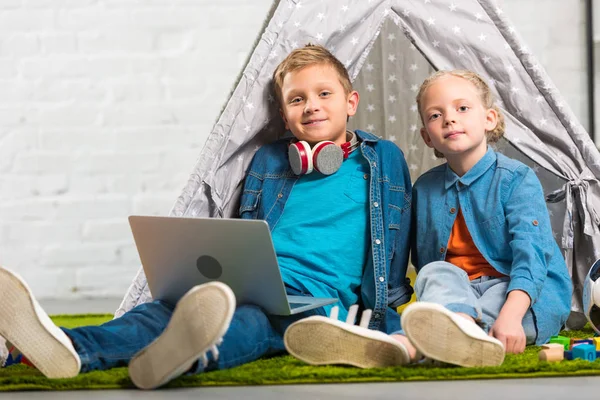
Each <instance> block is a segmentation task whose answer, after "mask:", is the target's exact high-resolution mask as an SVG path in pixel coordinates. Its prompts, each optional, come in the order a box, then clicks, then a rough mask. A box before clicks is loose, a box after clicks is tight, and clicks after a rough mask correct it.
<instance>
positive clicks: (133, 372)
mask: <svg viewBox="0 0 600 400" xmlns="http://www.w3.org/2000/svg"><path fill="white" fill-rule="evenodd" d="M207 285H208V286H207ZM234 312H235V295H234V294H233V292H232V291H231V289H230V288H229V287H228V286H227V285H225V284H223V283H221V282H211V283H208V284H206V285H201V286H197V287H195V288H193V289H191V290H190V291H189V292H188V293H187V294H186V295H185V296H184V297H182V298H181V300H180V301H179V302H178V303H177V306H176V307H175V311H174V312H173V316H172V317H171V320H170V321H169V324H168V325H167V327H166V328H165V330H164V332H163V333H162V334H161V335H160V336H159V337H158V338H157V339H156V340H155V341H154V342H152V343H150V344H149V345H148V346H147V347H146V348H144V349H143V350H141V351H140V352H139V353H138V354H136V355H135V356H134V358H133V359H132V360H131V362H130V363H129V377H130V378H131V380H132V381H133V383H134V384H135V386H137V387H138V388H140V389H154V388H157V387H159V386H162V385H164V384H165V383H167V382H169V381H170V380H172V379H174V378H176V377H178V376H179V375H181V374H183V373H185V372H186V371H187V370H188V369H189V368H190V367H191V366H192V364H193V363H194V362H195V361H196V360H198V359H199V358H200V357H201V356H202V354H204V353H206V352H207V351H208V350H209V349H210V348H211V347H212V346H214V345H216V344H217V342H218V341H219V339H221V338H222V337H223V336H224V335H225V333H226V332H227V329H228V328H229V323H230V322H231V318H232V317H233V313H234Z"/></svg>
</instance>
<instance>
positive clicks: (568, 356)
mask: <svg viewBox="0 0 600 400" xmlns="http://www.w3.org/2000/svg"><path fill="white" fill-rule="evenodd" d="M563 356H564V359H565V360H569V361H571V360H572V359H573V352H572V351H571V350H569V351H565V352H564V354H563Z"/></svg>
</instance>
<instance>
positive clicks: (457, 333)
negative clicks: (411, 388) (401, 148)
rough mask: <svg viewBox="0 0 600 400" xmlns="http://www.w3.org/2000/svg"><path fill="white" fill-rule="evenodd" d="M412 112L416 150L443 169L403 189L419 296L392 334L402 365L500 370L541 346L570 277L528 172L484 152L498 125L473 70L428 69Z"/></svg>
mask: <svg viewBox="0 0 600 400" xmlns="http://www.w3.org/2000/svg"><path fill="white" fill-rule="evenodd" d="M417 105H418V107H419V113H420V115H421V120H422V122H423V128H421V136H422V138H423V140H424V141H425V144H426V145H427V146H428V147H431V148H433V149H434V151H435V154H436V155H437V156H438V157H445V158H446V161H447V162H446V163H445V164H443V165H440V166H438V167H436V168H433V169H431V170H430V171H428V172H426V173H425V174H423V175H422V176H421V177H420V178H419V179H418V180H417V182H416V183H415V185H414V187H413V211H414V212H413V229H414V230H413V239H414V241H413V244H412V262H413V265H414V266H415V267H416V269H417V272H418V275H417V279H416V282H415V291H416V294H417V299H418V301H417V302H416V303H414V304H411V305H410V306H408V307H407V308H406V309H405V311H404V312H403V314H402V327H403V331H400V332H399V334H398V335H394V336H395V337H396V339H398V340H400V341H401V342H402V343H403V344H404V345H405V347H406V348H407V350H408V352H409V354H410V355H411V358H412V359H413V360H414V359H416V358H418V357H417V350H418V352H420V353H422V354H423V355H424V356H426V357H429V358H432V359H434V360H438V361H442V362H447V363H451V364H456V365H461V366H486V365H500V364H501V363H502V361H503V360H504V354H505V351H506V352H509V353H521V352H523V350H524V349H525V346H526V345H527V344H533V343H536V344H542V343H546V342H547V341H548V339H549V338H550V336H552V335H556V334H557V333H558V332H559V330H560V328H561V326H562V325H563V324H564V323H565V321H566V319H567V317H568V315H569V310H570V305H571V302H570V300H571V292H572V285H571V280H570V278H569V274H568V272H567V267H566V264H565V261H564V258H563V256H562V255H561V252H560V249H559V248H558V245H557V244H556V242H555V240H554V238H553V236H552V228H551V226H550V220H549V217H548V211H547V208H546V204H545V200H544V194H543V192H542V187H541V185H540V182H539V180H538V179H537V177H536V175H535V173H534V172H533V171H532V170H531V169H530V168H529V167H527V166H526V165H524V164H522V163H521V162H519V161H516V160H513V159H510V158H507V157H505V156H504V155H502V154H499V153H496V152H495V151H494V150H493V149H492V148H491V147H489V146H488V143H494V142H496V141H498V140H499V139H500V138H501V137H502V135H503V132H504V121H503V118H502V115H501V114H500V110H499V109H498V107H497V106H495V105H494V104H493V98H492V94H491V92H490V88H489V87H488V85H487V84H486V83H485V82H484V81H483V79H482V78H481V77H479V76H478V75H477V74H475V73H473V72H470V71H461V70H455V71H439V72H437V73H435V74H433V75H432V76H431V77H429V78H428V79H426V80H425V82H423V84H422V85H421V88H420V90H419V93H418V96H417ZM404 334H406V336H404Z"/></svg>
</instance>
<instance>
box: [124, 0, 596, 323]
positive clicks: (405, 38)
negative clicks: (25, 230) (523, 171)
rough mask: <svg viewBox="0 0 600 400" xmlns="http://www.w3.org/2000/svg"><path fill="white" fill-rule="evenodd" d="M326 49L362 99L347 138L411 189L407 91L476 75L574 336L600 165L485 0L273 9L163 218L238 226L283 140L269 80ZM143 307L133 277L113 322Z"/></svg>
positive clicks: (416, 157)
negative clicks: (251, 169)
mask: <svg viewBox="0 0 600 400" xmlns="http://www.w3.org/2000/svg"><path fill="white" fill-rule="evenodd" d="M308 42H312V43H319V44H322V45H324V46H326V47H327V48H329V49H330V50H331V51H332V52H333V53H334V54H335V55H336V56H337V57H338V58H339V59H340V60H341V61H342V62H343V63H345V65H346V67H347V68H348V70H349V73H350V77H351V79H352V80H353V82H354V85H355V88H356V89H357V90H358V91H359V93H360V95H361V102H360V105H359V112H358V114H357V115H356V116H355V117H353V118H352V119H351V120H350V125H351V128H360V129H364V130H368V131H371V132H373V133H375V134H377V135H380V136H382V137H384V138H386V139H389V140H392V141H394V142H395V143H397V144H398V146H399V147H400V148H401V149H402V150H403V151H404V154H405V156H406V159H407V161H408V165H409V166H410V169H411V175H412V178H413V180H414V179H416V178H417V177H418V176H419V175H420V174H421V173H422V172H424V171H426V170H427V169H429V168H431V167H432V166H434V165H436V164H437V163H439V162H440V161H439V160H437V159H435V157H434V156H433V153H432V151H431V149H429V148H426V147H425V146H424V145H423V144H422V140H421V138H420V135H419V128H420V126H421V125H420V120H419V116H418V113H417V108H416V104H415V95H416V90H418V87H419V85H420V83H421V82H422V81H423V79H424V78H425V77H427V76H428V75H429V74H430V73H431V72H432V71H434V70H439V69H456V68H461V69H470V70H473V71H475V72H477V73H479V74H480V75H482V76H483V77H484V78H486V80H487V81H488V83H489V84H490V85H491V87H492V90H493V91H494V92H495V94H496V96H497V102H498V105H499V106H500V107H501V109H502V111H503V113H504V116H505V119H506V125H507V129H506V134H505V139H504V140H502V141H501V142H500V143H498V144H497V145H496V147H497V150H499V151H501V152H503V153H505V154H507V155H508V156H510V157H513V158H517V159H520V160H521V161H523V162H525V163H526V164H528V165H529V166H531V167H532V168H533V169H534V170H535V171H536V173H537V175H538V177H539V178H540V180H541V182H542V185H543V187H544V190H545V192H546V194H547V201H548V209H549V212H550V215H551V220H552V226H553V231H554V234H555V238H556V240H557V242H558V244H559V246H560V247H561V249H562V250H563V253H564V256H565V259H566V260H567V265H568V267H569V270H570V272H571V275H572V278H573V283H574V287H575V291H574V297H573V310H574V311H576V313H574V314H573V316H574V317H579V318H575V319H572V320H571V321H572V326H578V325H581V322H582V321H583V320H582V319H581V316H582V314H581V294H582V282H583V278H584V277H585V274H586V273H587V271H588V268H589V266H590V265H591V264H592V263H593V261H594V260H595V259H597V258H598V256H599V255H600V235H599V233H600V229H599V223H600V217H599V215H598V212H600V185H599V182H598V178H599V177H600V154H599V153H598V150H597V149H596V147H595V146H594V144H593V143H592V141H591V140H590V138H589V136H588V134H587V132H586V131H585V130H584V129H583V127H582V126H581V125H580V123H579V122H578V121H577V119H576V118H575V117H574V116H573V113H572V112H571V110H570V109H569V107H568V106H567V105H566V104H565V103H564V102H563V100H562V99H561V96H560V94H559V93H558V92H557V90H556V88H555V87H554V85H553V84H552V82H551V81H550V79H549V78H548V76H547V75H546V73H545V72H544V70H543V69H542V68H541V66H540V65H539V64H538V62H537V61H536V59H535V58H534V56H533V55H531V54H530V53H529V51H528V50H527V47H526V46H525V44H524V43H523V42H522V40H521V39H520V37H519V36H518V34H517V33H516V31H515V29H514V28H513V27H512V26H511V25H510V23H509V21H508V20H507V19H506V17H505V16H504V15H503V12H502V10H501V9H499V8H497V7H496V5H495V3H494V2H493V1H492V0H461V1H460V2H459V1H456V0H455V1H454V2H453V1H452V0H344V1H335V0H327V1H325V0H281V1H277V2H275V4H274V5H273V7H272V10H271V15H270V20H269V21H268V23H267V25H266V27H265V29H264V32H263V33H262V35H261V36H260V38H259V40H258V42H257V44H256V47H255V49H254V51H253V53H252V55H251V57H250V59H249V61H248V63H247V65H246V67H245V69H244V70H243V72H242V74H241V77H240V79H239V82H238V84H237V87H236V88H235V90H234V92H233V94H232V95H231V97H230V99H229V101H228V103H227V105H226V107H225V108H224V110H223V112H222V114H221V116H220V118H219V119H218V121H217V123H216V124H215V126H214V128H213V130H212V132H211V133H210V135H209V137H208V139H207V142H206V144H205V146H204V148H203V150H202V152H201V154H200V157H199V160H198V162H197V165H196V167H195V169H194V171H193V172H192V174H191V177H190V179H189V181H188V182H187V185H186V186H185V188H184V190H183V192H182V193H181V195H180V196H179V198H178V199H177V200H176V202H175V205H174V207H173V209H172V210H171V215H175V216H190V217H194V216H202V217H231V216H236V214H237V207H238V199H239V195H240V189H241V185H242V183H243V179H244V174H245V171H246V169H247V167H248V165H249V163H250V161H251V159H252V156H253V155H254V153H255V152H256V150H257V149H258V148H259V147H260V146H261V145H263V144H265V143H267V142H270V141H273V140H275V139H277V138H278V137H279V136H281V135H282V134H283V133H284V128H283V125H282V122H281V121H280V118H279V114H278V105H277V104H276V101H275V98H274V97H273V95H272V88H271V75H272V73H273V70H274V69H275V67H276V66H277V64H278V63H279V62H280V61H281V60H282V59H283V58H284V57H285V56H286V55H287V54H288V53H289V52H290V51H291V50H292V49H294V48H296V47H299V46H302V45H304V44H306V43H308ZM150 299H151V296H150V292H149V290H148V287H147V284H146V280H145V276H144V273H143V271H142V270H141V269H140V271H139V272H138V274H137V276H136V277H135V278H134V281H133V283H132V285H131V287H130V288H129V290H128V292H127V294H126V295H125V297H124V299H123V302H122V304H121V306H120V308H119V309H118V310H117V313H116V314H115V315H116V316H117V317H118V316H120V315H122V314H123V313H124V312H126V311H127V310H129V309H131V308H133V307H134V306H135V305H137V304H140V303H142V302H146V301H149V300H150Z"/></svg>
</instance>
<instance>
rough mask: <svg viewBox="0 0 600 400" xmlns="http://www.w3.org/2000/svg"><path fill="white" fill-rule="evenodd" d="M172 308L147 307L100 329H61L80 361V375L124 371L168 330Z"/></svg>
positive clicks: (95, 327)
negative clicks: (112, 369)
mask: <svg viewBox="0 0 600 400" xmlns="http://www.w3.org/2000/svg"><path fill="white" fill-rule="evenodd" d="M172 314H173V306H172V305H170V304H167V303H164V302H160V301H154V302H152V303H144V304H140V305H139V306H137V307H135V308H133V309H131V310H130V311H128V312H126V313H125V314H123V315H122V316H121V317H119V318H116V319H113V320H111V321H108V322H106V323H104V324H102V325H99V326H84V327H80V328H74V329H66V328H62V329H63V331H64V332H65V333H66V334H67V336H68V337H69V338H70V339H71V341H72V343H73V346H74V347H75V350H76V351H77V354H78V355H79V357H80V359H81V372H89V371H94V370H107V369H110V368H116V367H124V366H127V365H128V364H129V361H130V360H131V359H132V358H133V356H134V355H135V354H136V353H137V352H139V351H140V350H142V349H143V348H144V347H146V346H148V345H149V344H150V343H151V342H152V341H153V340H155V339H156V338H157V337H158V336H159V335H160V334H161V333H162V332H163V331H164V329H165V328H166V327H167V324H168V323H169V320H170V319H171V315H172Z"/></svg>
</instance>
